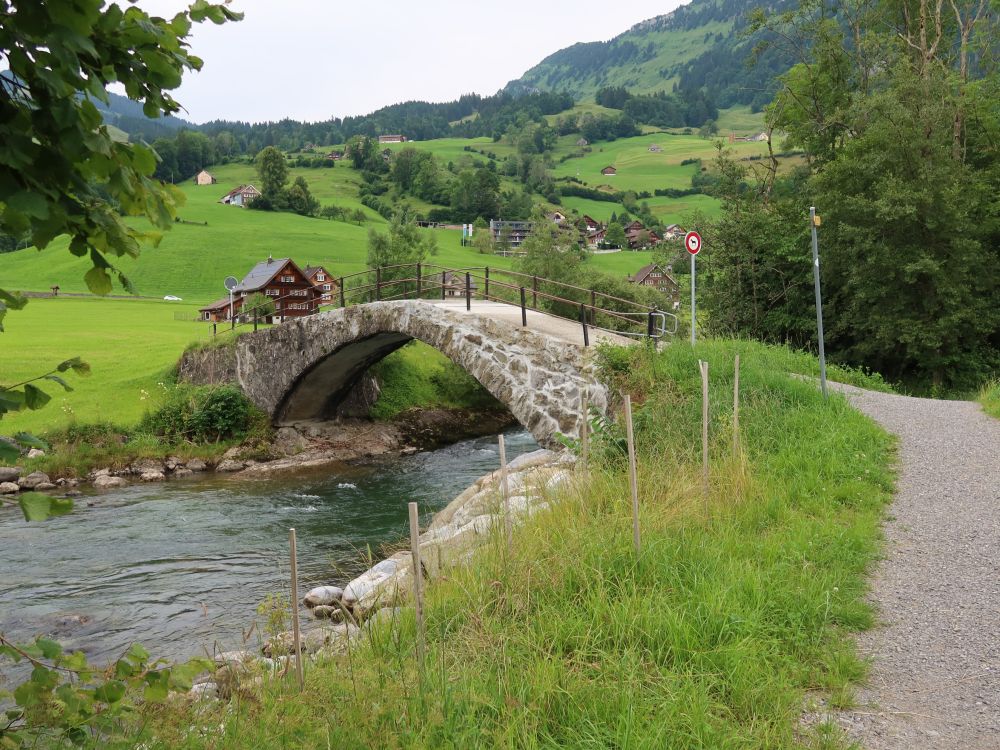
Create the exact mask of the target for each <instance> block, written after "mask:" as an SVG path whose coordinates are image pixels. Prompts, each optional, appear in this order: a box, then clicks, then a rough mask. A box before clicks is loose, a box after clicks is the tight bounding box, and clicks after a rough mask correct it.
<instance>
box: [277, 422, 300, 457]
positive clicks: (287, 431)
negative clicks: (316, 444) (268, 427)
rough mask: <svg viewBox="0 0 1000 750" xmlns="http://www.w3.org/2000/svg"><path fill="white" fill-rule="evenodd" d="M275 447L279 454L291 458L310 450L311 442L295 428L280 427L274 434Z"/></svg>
mask: <svg viewBox="0 0 1000 750" xmlns="http://www.w3.org/2000/svg"><path fill="white" fill-rule="evenodd" d="M274 447H275V449H276V450H277V451H278V452H280V453H284V454H285V455H286V456H291V455H294V454H296V453H301V452H302V451H304V450H305V449H306V448H308V447H309V441H308V440H306V438H305V437H303V436H302V435H301V434H299V431H298V430H296V429H295V428H294V427H280V428H278V431H277V432H276V433H274Z"/></svg>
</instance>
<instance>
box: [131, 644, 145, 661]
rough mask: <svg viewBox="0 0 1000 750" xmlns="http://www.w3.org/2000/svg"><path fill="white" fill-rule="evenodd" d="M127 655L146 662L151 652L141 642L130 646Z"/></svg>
mask: <svg viewBox="0 0 1000 750" xmlns="http://www.w3.org/2000/svg"><path fill="white" fill-rule="evenodd" d="M127 655H128V656H130V657H131V658H133V659H135V660H136V661H138V662H144V661H147V660H148V659H149V652H148V651H147V650H146V649H145V648H143V647H142V644H141V643H133V644H132V645H131V647H130V648H129V650H128V652H127Z"/></svg>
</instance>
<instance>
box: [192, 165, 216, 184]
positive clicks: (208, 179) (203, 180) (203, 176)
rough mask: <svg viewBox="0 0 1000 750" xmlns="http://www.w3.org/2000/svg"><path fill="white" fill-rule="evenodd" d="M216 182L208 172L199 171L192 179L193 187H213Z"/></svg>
mask: <svg viewBox="0 0 1000 750" xmlns="http://www.w3.org/2000/svg"><path fill="white" fill-rule="evenodd" d="M217 182H218V180H217V179H215V177H213V176H212V173H211V172H209V171H208V170H205V169H203V170H201V171H200V172H199V173H198V174H197V175H195V178H194V184H195V185H214V184H215V183H217Z"/></svg>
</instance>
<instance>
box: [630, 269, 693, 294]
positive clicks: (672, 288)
mask: <svg viewBox="0 0 1000 750" xmlns="http://www.w3.org/2000/svg"><path fill="white" fill-rule="evenodd" d="M672 272H673V268H671V267H670V266H667V267H666V268H664V267H663V266H661V265H659V264H658V263H650V264H649V265H648V266H643V267H642V268H640V269H639V270H638V271H637V272H636V274H635V276H628V277H626V278H627V279H628V281H629V283H631V284H638V285H640V286H648V287H651V288H653V289H655V290H656V291H658V292H663V293H664V294H666V295H667V296H668V297H669V298H670V300H671V302H678V301H679V300H680V291H681V286H680V284H678V283H677V280H676V279H675V278H674V277H673V276H672V275H671V274H672Z"/></svg>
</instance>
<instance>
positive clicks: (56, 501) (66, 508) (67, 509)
mask: <svg viewBox="0 0 1000 750" xmlns="http://www.w3.org/2000/svg"><path fill="white" fill-rule="evenodd" d="M72 512H73V498H71V497H54V498H52V507H51V508H50V509H49V515H50V516H65V515H66V514H68V513H72Z"/></svg>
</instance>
